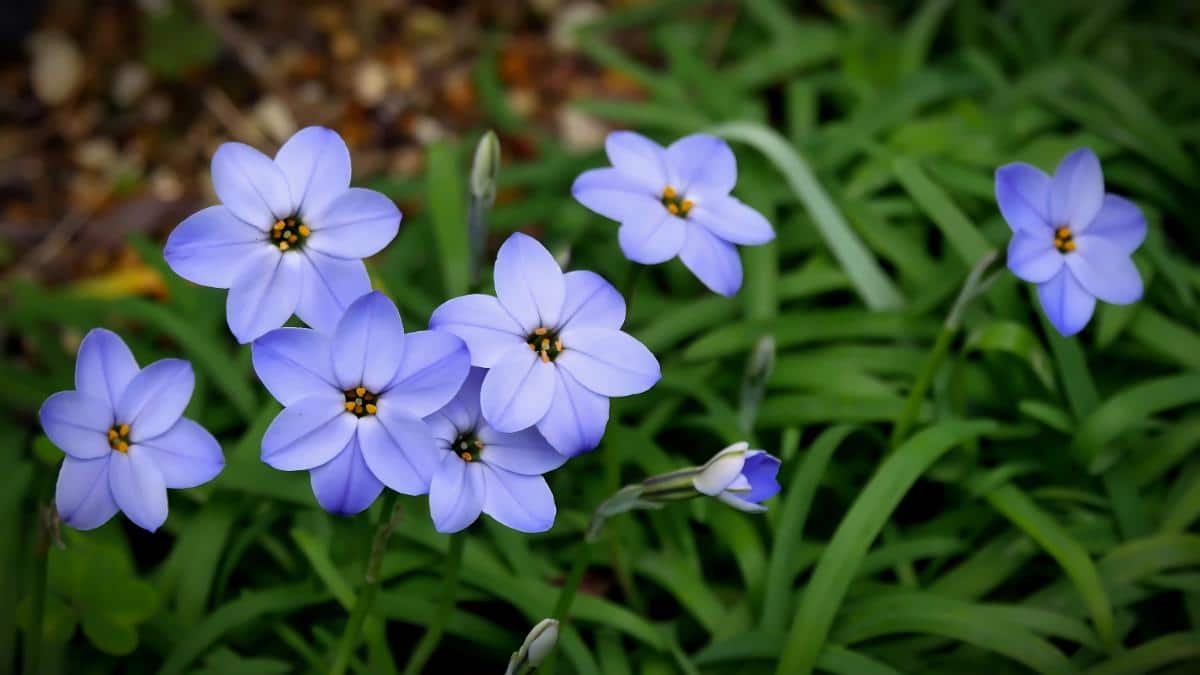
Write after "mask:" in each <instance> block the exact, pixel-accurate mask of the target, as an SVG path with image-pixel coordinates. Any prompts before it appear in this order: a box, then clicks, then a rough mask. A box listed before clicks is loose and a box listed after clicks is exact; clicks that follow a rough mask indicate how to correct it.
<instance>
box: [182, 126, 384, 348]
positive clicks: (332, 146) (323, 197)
mask: <svg viewBox="0 0 1200 675" xmlns="http://www.w3.org/2000/svg"><path fill="white" fill-rule="evenodd" d="M212 179H213V188H214V189H215V190H216V192H217V196H218V197H219V198H220V199H221V205H219V206H210V207H208V208H206V209H204V210H202V211H199V212H197V213H195V214H193V215H191V216H190V217H188V218H187V219H186V220H184V221H183V222H182V223H180V224H179V226H178V227H176V228H175V231H174V232H172V233H171V236H170V238H169V239H168V240H167V245H166V248H165V250H164V251H163V254H164V256H165V257H166V259H167V264H168V265H170V266H171V269H173V270H175V273H176V274H178V275H179V276H181V277H183V278H185V279H187V280H189V281H192V282H195V283H197V284H200V285H202V286H212V287H214V288H228V289H229V297H228V298H227V300H226V318H227V320H228V323H229V329H230V330H231V331H232V332H233V334H234V336H235V337H236V338H237V339H238V341H239V342H243V343H245V342H250V341H251V340H254V339H255V338H257V337H259V336H261V335H262V334H264V333H266V332H267V331H268V330H271V329H272V328H278V327H279V326H282V325H283V324H284V322H286V321H287V319H288V317H290V316H291V315H292V314H293V313H294V314H296V315H297V316H299V317H300V318H301V319H302V320H303V321H304V322H305V323H307V324H308V325H309V326H312V327H313V328H317V329H319V330H323V331H326V332H328V331H331V330H333V326H334V325H335V324H336V323H337V320H338V319H339V318H340V317H341V315H342V312H344V311H345V309H346V307H347V306H349V304H350V303H351V302H354V300H355V299H357V298H359V297H360V296H362V295H364V294H365V293H368V292H370V290H371V283H370V281H369V280H368V279H367V269H366V267H365V266H364V265H363V263H362V259H363V258H366V257H369V256H372V255H374V254H376V253H378V252H379V251H380V250H382V249H383V247H385V246H387V244H388V242H390V241H391V240H392V238H394V237H395V236H396V232H397V231H398V230H399V227H400V210H399V209H397V208H396V205H395V204H393V203H392V201H391V200H390V199H388V198H387V197H385V196H384V195H382V194H380V193H378V192H375V191H373V190H366V189H363V188H352V187H350V151H349V150H348V149H347V148H346V144H345V143H344V142H343V141H342V139H341V137H340V136H338V135H337V133H335V132H334V131H332V130H330V129H325V128H323V127H308V128H306V129H301V130H300V131H298V132H296V134H295V135H294V136H292V137H291V138H290V139H288V141H287V142H286V143H284V144H283V147H282V148H280V149H279V152H278V153H277V154H276V155H275V159H274V160H272V159H271V158H270V157H267V156H266V155H264V154H262V153H261V152H259V151H257V150H255V149H254V148H251V147H250V146H248V145H244V144H242V143H225V144H224V145H222V146H221V147H220V148H218V149H217V152H216V154H214V155H213V161H212Z"/></svg>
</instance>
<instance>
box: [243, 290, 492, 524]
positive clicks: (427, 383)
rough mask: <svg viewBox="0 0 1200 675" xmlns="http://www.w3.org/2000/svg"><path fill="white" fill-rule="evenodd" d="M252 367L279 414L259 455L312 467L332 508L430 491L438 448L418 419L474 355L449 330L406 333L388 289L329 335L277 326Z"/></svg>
mask: <svg viewBox="0 0 1200 675" xmlns="http://www.w3.org/2000/svg"><path fill="white" fill-rule="evenodd" d="M252 355H253V361H254V370H255V372H256V373H258V377H259V379H260V380H262V382H263V384H264V385H266V387H267V389H268V390H269V391H270V392H271V394H272V395H273V396H274V397H275V398H276V400H278V401H279V402H280V403H282V404H283V405H284V406H285V408H284V410H283V412H281V413H279V416H278V417H276V418H275V420H274V421H273V422H272V423H271V426H270V427H268V428H267V431H266V433H265V434H264V435H263V440H262V459H263V461H264V462H266V463H267V464H269V465H271V466H273V467H275V468H276V469H281V470H283V471H309V472H311V473H310V478H311V482H312V489H313V493H314V494H315V495H316V497H317V501H318V502H319V503H320V504H321V506H322V507H323V508H324V509H325V510H327V511H329V512H330V513H336V514H342V515H349V514H354V513H359V512H360V511H363V510H364V509H366V508H367V507H368V506H370V505H371V503H372V502H374V501H375V498H376V497H378V496H379V493H380V492H382V491H383V487H384V486H385V485H386V486H387V487H389V488H391V489H393V490H395V491H396V492H400V493H403V494H408V495H419V494H425V493H426V492H428V491H429V483H430V481H432V480H433V474H434V470H435V469H436V468H437V466H438V462H439V460H441V455H442V453H441V452H440V450H439V449H438V448H437V444H436V443H435V441H434V437H433V433H432V431H431V430H430V428H429V426H428V425H427V424H426V423H425V422H424V421H423V420H422V418H423V417H425V416H426V415H429V414H431V413H433V412H435V411H436V410H438V409H440V408H441V407H442V406H443V405H445V404H446V402H447V401H449V400H450V399H451V398H452V397H453V396H454V394H455V393H456V392H457V391H458V389H459V387H460V386H461V385H462V382H463V380H464V379H465V378H466V376H467V371H468V369H469V368H470V359H469V356H468V354H467V349H466V346H465V345H463V342H462V340H460V339H458V338H457V337H455V336H454V335H450V334H448V333H439V332H434V331H419V332H416V333H409V334H407V335H406V334H405V333H404V326H403V324H402V323H401V320H400V312H398V311H397V310H396V306H395V305H394V304H392V301H391V300H388V299H387V297H386V296H384V295H383V294H382V293H378V292H374V293H370V294H368V295H364V296H363V297H361V298H359V299H358V300H356V301H354V303H353V304H351V305H350V307H349V308H348V309H347V310H346V312H345V314H344V315H343V316H342V318H341V320H340V321H338V323H337V326H336V327H335V329H334V331H333V334H332V335H327V334H325V333H322V332H319V331H315V330H310V329H307V328H279V329H276V330H273V331H271V332H269V333H267V334H266V335H264V336H263V337H261V338H259V339H258V340H255V341H254V345H253V348H252Z"/></svg>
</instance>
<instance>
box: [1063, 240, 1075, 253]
mask: <svg viewBox="0 0 1200 675" xmlns="http://www.w3.org/2000/svg"><path fill="white" fill-rule="evenodd" d="M1062 247H1063V248H1064V249H1066V250H1067V251H1068V252H1070V251H1074V250H1075V240H1074V239H1068V240H1066V241H1064V242H1063V245H1062Z"/></svg>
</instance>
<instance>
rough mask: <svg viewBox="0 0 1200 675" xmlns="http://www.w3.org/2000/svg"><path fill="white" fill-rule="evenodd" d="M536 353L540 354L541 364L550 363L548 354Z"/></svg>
mask: <svg viewBox="0 0 1200 675" xmlns="http://www.w3.org/2000/svg"><path fill="white" fill-rule="evenodd" d="M538 353H539V354H541V357H542V363H550V355H549V354H547V353H546V352H538Z"/></svg>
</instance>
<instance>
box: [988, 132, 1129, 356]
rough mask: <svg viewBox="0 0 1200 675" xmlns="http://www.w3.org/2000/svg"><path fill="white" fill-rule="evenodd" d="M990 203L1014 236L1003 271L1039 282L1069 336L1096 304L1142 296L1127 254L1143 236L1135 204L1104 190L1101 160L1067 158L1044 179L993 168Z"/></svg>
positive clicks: (1023, 168) (1049, 313)
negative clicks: (993, 197)
mask: <svg viewBox="0 0 1200 675" xmlns="http://www.w3.org/2000/svg"><path fill="white" fill-rule="evenodd" d="M996 203H997V204H999V206H1000V213H1001V214H1003V215H1004V219H1005V220H1006V221H1008V225H1009V227H1011V228H1012V230H1013V238H1012V241H1011V242H1009V245H1008V268H1009V269H1010V270H1012V272H1013V274H1015V275H1017V276H1018V277H1020V278H1021V279H1024V280H1025V281H1031V282H1033V283H1035V284H1038V298H1039V299H1040V300H1041V302H1042V308H1043V309H1044V310H1045V311H1046V317H1047V318H1049V319H1050V323H1052V324H1054V327H1055V328H1057V329H1058V332H1060V333H1062V334H1063V335H1074V334H1075V333H1078V332H1079V331H1080V330H1083V327H1084V326H1086V325H1087V322H1088V321H1089V320H1090V319H1091V318H1092V312H1093V311H1095V309H1096V300H1097V299H1100V300H1103V301H1105V302H1111V303H1113V304H1117V305H1127V304H1129V303H1132V302H1137V301H1138V300H1139V299H1141V297H1142V277H1141V276H1140V275H1139V274H1138V270H1137V267H1136V266H1135V265H1134V264H1133V260H1132V258H1130V256H1131V254H1132V253H1133V252H1134V251H1135V250H1137V248H1138V246H1141V244H1142V241H1143V240H1145V238H1146V219H1145V218H1144V217H1143V216H1142V212H1141V210H1140V209H1138V207H1137V205H1136V204H1134V203H1133V202H1131V201H1129V200H1128V199H1125V198H1123V197H1118V196H1117V195H1114V194H1105V192H1104V174H1103V173H1101V171H1100V160H1099V159H1097V158H1096V154H1095V153H1094V152H1092V151H1091V150H1089V149H1087V148H1081V149H1079V150H1076V151H1075V152H1072V153H1071V154H1069V155H1067V156H1066V157H1065V158H1064V159H1063V160H1062V162H1061V163H1059V165H1058V168H1057V169H1055V171H1054V177H1053V178H1051V177H1050V176H1047V175H1046V174H1045V173H1043V172H1042V171H1041V170H1040V169H1038V168H1036V167H1034V166H1031V165H1029V164H1024V163H1020V162H1018V163H1014V164H1007V165H1005V166H1002V167H1000V168H999V169H997V170H996Z"/></svg>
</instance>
